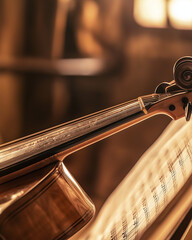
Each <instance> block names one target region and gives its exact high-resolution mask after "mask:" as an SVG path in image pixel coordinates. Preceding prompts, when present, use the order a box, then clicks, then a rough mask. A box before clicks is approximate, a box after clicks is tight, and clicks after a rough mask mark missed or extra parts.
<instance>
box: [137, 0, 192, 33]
mask: <svg viewBox="0 0 192 240" xmlns="http://www.w3.org/2000/svg"><path fill="white" fill-rule="evenodd" d="M134 18H135V20H136V22H137V23H138V24H139V25H141V26H143V27H155V28H165V27H167V26H168V20H169V22H170V25H171V26H172V27H174V28H177V29H192V0H135V1H134Z"/></svg>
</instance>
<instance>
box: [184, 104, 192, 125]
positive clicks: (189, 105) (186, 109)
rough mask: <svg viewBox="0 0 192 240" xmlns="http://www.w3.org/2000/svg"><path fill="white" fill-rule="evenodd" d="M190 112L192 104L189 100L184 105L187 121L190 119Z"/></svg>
mask: <svg viewBox="0 0 192 240" xmlns="http://www.w3.org/2000/svg"><path fill="white" fill-rule="evenodd" d="M191 113H192V104H191V103H190V102H188V103H187V105H186V107H185V119H186V121H189V120H190V119H191Z"/></svg>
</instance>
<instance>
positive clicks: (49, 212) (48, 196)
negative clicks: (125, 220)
mask: <svg viewBox="0 0 192 240" xmlns="http://www.w3.org/2000/svg"><path fill="white" fill-rule="evenodd" d="M0 199H1V200H0V211H1V214H0V233H1V235H2V237H4V238H5V239H8V240H9V239H10V240H12V239H14V240H17V239H18V240H19V239H26V240H27V239H37V240H38V239H68V238H69V237H70V236H72V235H73V234H74V233H75V232H77V231H78V230H80V229H81V228H82V227H83V226H84V225H85V224H86V223H88V222H89V221H90V219H91V218H92V217H93V215H94V206H93V204H92V203H91V201H90V200H89V198H88V197H87V196H86V194H85V193H84V192H83V190H82V189H81V188H80V187H79V186H78V184H77V183H76V182H75V180H74V179H73V178H72V176H71V175H70V174H69V172H68V171H67V169H66V168H65V166H64V165H63V163H61V162H58V163H55V164H53V165H49V166H47V167H46V168H44V169H40V170H39V171H35V172H33V173H31V174H28V175H26V176H23V177H20V178H17V179H15V180H13V181H11V182H7V183H4V184H2V185H1V188H0Z"/></svg>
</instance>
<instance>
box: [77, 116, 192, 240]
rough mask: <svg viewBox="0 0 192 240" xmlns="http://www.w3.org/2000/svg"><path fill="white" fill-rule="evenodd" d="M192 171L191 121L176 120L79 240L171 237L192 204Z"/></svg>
mask: <svg viewBox="0 0 192 240" xmlns="http://www.w3.org/2000/svg"><path fill="white" fill-rule="evenodd" d="M191 173H192V123H191V121H190V122H186V121H185V119H181V120H177V121H173V122H172V123H171V124H170V125H169V126H168V127H167V129H166V130H165V131H164V133H163V134H162V135H161V136H160V137H159V139H158V140H157V141H156V142H155V143H154V144H153V145H152V146H151V147H150V149H149V150H148V151H147V152H146V153H145V154H144V155H143V156H142V157H141V158H140V160H139V161H138V162H137V164H136V165H135V166H134V168H133V169H132V170H131V172H129V174H128V175H127V176H126V178H125V179H124V180H123V181H122V183H121V184H120V185H119V186H118V187H117V189H116V190H115V191H114V192H113V193H112V194H111V196H110V197H109V198H108V200H107V201H106V203H105V204H104V206H103V207H102V209H101V211H100V213H99V214H98V216H97V218H96V219H95V221H94V222H93V224H92V226H91V227H90V228H88V229H87V230H86V231H84V233H83V234H81V235H80V236H78V237H77V239H86V240H88V239H96V240H101V239H103V240H118V239H123V240H124V239H168V238H170V236H171V234H172V233H173V232H174V231H175V228H176V227H177V226H178V224H179V223H180V222H181V220H182V219H183V217H184V216H185V214H186V212H187V211H189V209H190V207H191V189H190V187H191V183H190V181H191ZM74 239H76V237H74Z"/></svg>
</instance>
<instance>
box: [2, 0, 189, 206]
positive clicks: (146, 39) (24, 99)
mask: <svg viewBox="0 0 192 240" xmlns="http://www.w3.org/2000/svg"><path fill="white" fill-rule="evenodd" d="M191 9H192V0H126V1H125V0H30V1H28V0H14V1H13V0H0V109H1V114H0V142H1V143H5V142H8V141H11V140H14V139H17V138H19V137H23V136H25V135H28V134H31V133H34V132H37V131H40V130H43V129H46V128H49V127H52V126H55V125H57V124H60V123H63V122H66V121H69V120H72V119H74V118H78V117H81V116H83V115H87V114H89V113H92V112H95V111H98V110H101V109H103V108H107V107H110V106H112V105H116V104H119V103H122V102H124V101H127V100H131V99H133V98H136V97H138V96H142V95H145V94H151V93H153V92H154V89H155V87H156V86H157V85H158V83H160V82H162V81H171V80H172V79H173V76H172V67H173V64H174V63H175V61H176V60H177V59H178V58H180V57H182V56H184V55H192V11H191ZM169 122H170V119H169V118H168V117H166V116H156V117H153V118H151V119H148V120H147V121H145V122H143V123H140V124H138V125H136V126H134V127H132V128H129V129H127V130H125V131H123V132H121V133H118V134H116V135H114V136H112V137H110V138H108V139H105V140H103V141H102V142H99V143H96V144H94V145H93V146H90V147H87V148H86V149H84V150H81V151H79V152H77V153H75V154H73V155H71V156H69V157H67V158H66V159H65V165H66V166H67V167H68V169H69V171H70V172H71V173H72V174H73V176H74V177H75V178H76V179H77V181H78V182H79V183H80V185H81V186H82V187H83V189H85V191H86V192H87V193H88V195H89V196H90V197H91V198H92V200H93V201H94V203H95V205H96V207H97V209H100V207H101V206H102V204H103V202H104V201H105V199H106V198H107V197H108V196H109V195H110V193H111V192H112V191H113V190H114V188H115V187H116V186H117V185H118V184H119V182H120V181H121V180H122V179H123V178H124V176H125V175H126V174H128V172H129V171H130V169H131V168H132V167H133V166H134V164H135V163H136V162H137V160H138V159H139V157H140V156H141V155H142V154H143V153H144V152H145V150H146V149H147V148H148V147H149V146H150V145H151V144H152V143H153V142H154V141H155V139H156V138H158V136H159V135H160V134H161V132H162V131H163V129H164V128H165V127H166V126H167V124H168V123H169ZM138 178H139V176H138ZM130 187H131V186H130ZM127 191H129V189H127Z"/></svg>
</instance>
